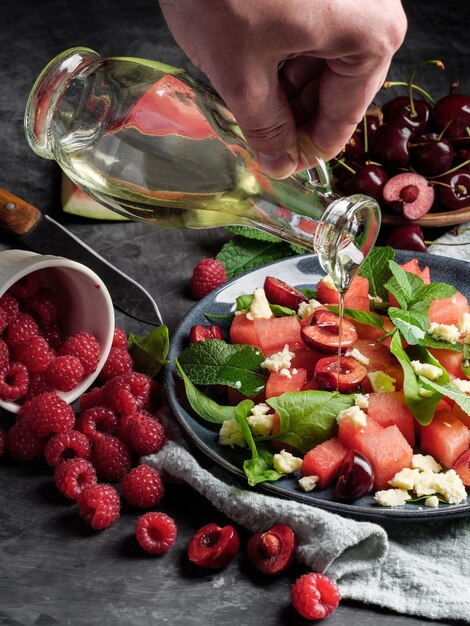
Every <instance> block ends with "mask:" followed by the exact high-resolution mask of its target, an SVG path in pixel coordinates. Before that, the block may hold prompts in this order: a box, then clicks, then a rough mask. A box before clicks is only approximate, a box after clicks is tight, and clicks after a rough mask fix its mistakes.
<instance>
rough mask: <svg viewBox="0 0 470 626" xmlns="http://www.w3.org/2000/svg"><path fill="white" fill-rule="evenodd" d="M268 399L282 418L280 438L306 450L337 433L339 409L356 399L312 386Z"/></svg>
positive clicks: (349, 404) (302, 450) (349, 405)
mask: <svg viewBox="0 0 470 626" xmlns="http://www.w3.org/2000/svg"><path fill="white" fill-rule="evenodd" d="M266 402H267V404H269V406H271V407H272V408H273V409H274V410H275V411H276V413H278V415H279V418H280V432H279V435H276V438H279V439H282V441H285V442H286V443H289V444H291V445H293V446H294V447H295V448H297V450H300V451H301V452H302V453H304V454H305V453H306V452H308V451H309V450H310V449H311V448H313V447H314V446H316V445H317V444H319V443H322V442H323V441H326V439H330V438H331V437H332V436H333V435H334V434H335V432H336V417H337V415H338V413H339V412H340V411H342V410H343V409H347V408H349V407H351V406H352V405H353V404H354V399H353V397H352V396H347V395H341V394H339V393H336V392H331V391H310V390H309V391H296V392H287V393H283V394H282V395H280V396H277V397H275V398H268V399H267V400H266Z"/></svg>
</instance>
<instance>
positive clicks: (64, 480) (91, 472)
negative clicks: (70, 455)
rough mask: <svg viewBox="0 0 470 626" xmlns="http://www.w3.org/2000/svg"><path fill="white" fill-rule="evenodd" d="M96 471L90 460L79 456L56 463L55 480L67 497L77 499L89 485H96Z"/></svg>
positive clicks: (58, 487)
mask: <svg viewBox="0 0 470 626" xmlns="http://www.w3.org/2000/svg"><path fill="white" fill-rule="evenodd" d="M96 481H97V479H96V471H95V468H94V467H93V465H92V464H91V463H90V461H87V460H86V459H82V458H80V457H77V458H75V459H67V460H66V461H63V463H59V465H56V467H55V470H54V482H55V484H56V487H57V489H58V490H59V491H60V492H61V493H62V494H63V495H64V496H66V497H67V498H70V499H72V500H76V499H77V498H78V496H79V495H80V494H81V493H82V491H83V490H84V489H86V488H87V487H91V486H92V485H96Z"/></svg>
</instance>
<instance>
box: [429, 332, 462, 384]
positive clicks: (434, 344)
mask: <svg viewBox="0 0 470 626" xmlns="http://www.w3.org/2000/svg"><path fill="white" fill-rule="evenodd" d="M419 344H420V345H421V346H426V347H427V348H439V349H443V350H454V352H462V350H463V349H464V348H462V345H461V344H460V343H450V341H445V340H444V339H434V337H432V336H431V335H429V334H428V333H426V334H425V336H424V339H422V340H421V341H420V342H419ZM464 359H465V357H464ZM462 369H463V368H462ZM469 372H470V370H469ZM469 377H470V376H469Z"/></svg>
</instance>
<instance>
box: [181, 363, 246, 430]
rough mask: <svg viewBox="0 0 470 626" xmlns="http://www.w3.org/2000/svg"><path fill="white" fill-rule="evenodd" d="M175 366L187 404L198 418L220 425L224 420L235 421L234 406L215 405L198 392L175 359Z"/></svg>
mask: <svg viewBox="0 0 470 626" xmlns="http://www.w3.org/2000/svg"><path fill="white" fill-rule="evenodd" d="M175 365H176V367H177V369H178V372H179V373H180V375H181V377H182V379H183V382H184V388H185V391H186V397H187V398H188V402H189V404H190V405H191V408H192V410H193V411H194V412H195V413H197V415H199V417H202V419H205V420H206V421H207V422H211V423H212V424H222V422H225V420H229V419H235V417H236V411H235V407H234V406H221V405H220V404H217V402H215V401H214V400H212V398H209V397H208V396H206V395H205V394H203V393H202V391H199V389H198V388H197V387H195V386H194V385H193V383H192V382H191V381H190V380H189V378H188V377H187V376H186V374H185V373H184V370H183V368H182V367H181V365H180V364H179V362H178V359H176V358H175Z"/></svg>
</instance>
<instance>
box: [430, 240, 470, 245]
mask: <svg viewBox="0 0 470 626" xmlns="http://www.w3.org/2000/svg"><path fill="white" fill-rule="evenodd" d="M424 243H425V245H426V246H470V241H458V242H457V241H456V242H455V243H450V242H444V241H442V242H441V241H425V242H424Z"/></svg>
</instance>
